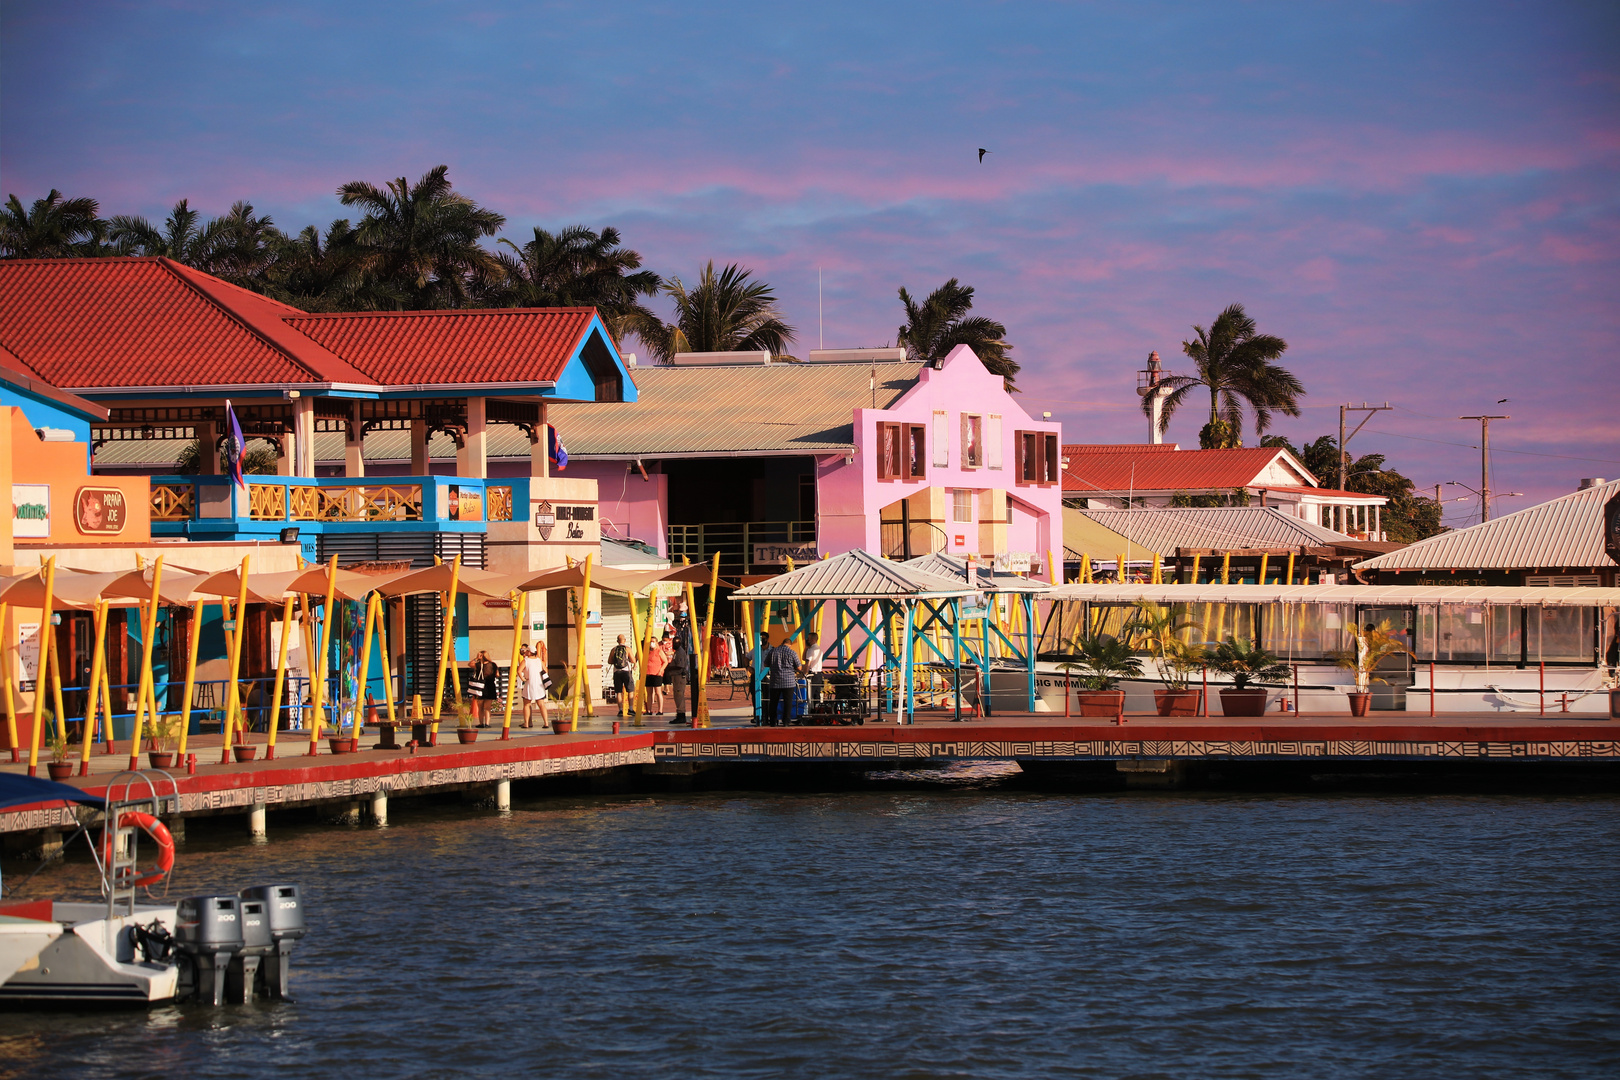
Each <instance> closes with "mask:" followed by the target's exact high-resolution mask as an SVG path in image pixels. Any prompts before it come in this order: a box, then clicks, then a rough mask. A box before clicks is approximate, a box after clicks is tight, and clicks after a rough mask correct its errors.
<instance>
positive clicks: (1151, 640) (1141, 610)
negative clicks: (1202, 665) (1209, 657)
mask: <svg viewBox="0 0 1620 1080" xmlns="http://www.w3.org/2000/svg"><path fill="white" fill-rule="evenodd" d="M1192 625H1193V621H1192V619H1191V618H1189V617H1188V616H1186V615H1185V614H1182V615H1177V614H1176V613H1175V612H1174V610H1173V609H1171V608H1167V607H1161V606H1160V605H1158V604H1155V603H1153V602H1151V601H1149V600H1138V601H1137V602H1136V614H1134V615H1132V616H1131V621H1130V622H1129V623H1127V624H1126V630H1127V632H1129V633H1130V634H1132V635H1133V636H1134V635H1137V634H1140V635H1141V641H1142V645H1143V647H1144V648H1145V649H1146V650H1147V654H1148V656H1150V657H1152V659H1153V666H1154V667H1155V668H1156V669H1157V670H1158V672H1159V681H1160V682H1162V683H1164V686H1163V687H1162V688H1161V689H1158V690H1155V691H1153V704H1154V705H1155V706H1156V707H1157V709H1158V713H1159V715H1160V716H1197V715H1198V691H1197V690H1193V689H1190V688H1189V686H1188V684H1189V683H1191V682H1192V673H1193V672H1194V671H1195V670H1197V668H1198V664H1199V661H1200V659H1201V656H1200V654H1199V653H1198V652H1197V650H1195V649H1194V648H1193V647H1192V645H1191V644H1189V643H1188V642H1187V641H1185V640H1183V638H1182V634H1184V633H1185V632H1186V631H1188V630H1189V629H1191V628H1192Z"/></svg>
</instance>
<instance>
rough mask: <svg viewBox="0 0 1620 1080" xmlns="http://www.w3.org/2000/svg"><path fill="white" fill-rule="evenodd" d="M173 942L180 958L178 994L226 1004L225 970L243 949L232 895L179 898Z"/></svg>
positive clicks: (235, 904)
mask: <svg viewBox="0 0 1620 1080" xmlns="http://www.w3.org/2000/svg"><path fill="white" fill-rule="evenodd" d="M174 943H175V947H176V948H177V949H178V950H179V952H180V955H181V957H182V958H183V959H182V962H181V964H180V994H179V996H180V997H182V998H187V997H191V996H192V995H196V997H197V999H198V1000H199V1001H204V1002H212V1003H213V1004H215V1005H223V1004H225V980H226V970H227V968H229V966H230V964H231V961H232V959H233V958H234V957H235V955H236V954H237V953H238V952H240V951H241V950H242V919H241V912H240V911H239V910H238V905H237V902H236V897H234V896H192V897H188V898H186V899H185V900H182V901H180V904H179V906H178V907H177V909H176V910H175V917H174Z"/></svg>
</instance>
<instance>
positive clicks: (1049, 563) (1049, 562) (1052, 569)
mask: <svg viewBox="0 0 1620 1080" xmlns="http://www.w3.org/2000/svg"><path fill="white" fill-rule="evenodd" d="M1046 580H1047V581H1049V582H1051V583H1052V584H1053V585H1061V584H1062V582H1060V581H1059V580H1058V576H1057V560H1056V559H1055V558H1054V557H1053V555H1052V549H1051V548H1047V549H1046Z"/></svg>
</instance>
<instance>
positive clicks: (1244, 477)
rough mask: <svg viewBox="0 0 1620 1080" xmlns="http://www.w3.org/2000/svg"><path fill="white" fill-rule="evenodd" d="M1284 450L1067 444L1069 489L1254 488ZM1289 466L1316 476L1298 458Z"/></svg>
mask: <svg viewBox="0 0 1620 1080" xmlns="http://www.w3.org/2000/svg"><path fill="white" fill-rule="evenodd" d="M1279 454H1284V455H1286V454H1287V451H1285V450H1282V449H1280V448H1278V447H1274V446H1254V447H1238V448H1237V449H1234V450H1177V449H1176V448H1175V447H1174V446H1168V445H1163V444H1161V445H1153V444H1150V443H1149V444H1142V445H1137V446H1132V445H1124V446H1112V445H1111V446H1086V445H1071V446H1065V447H1064V448H1063V456H1064V457H1066V458H1068V461H1069V464H1068V466H1067V467H1066V468H1064V470H1063V492H1064V494H1065V495H1085V494H1088V493H1099V494H1105V495H1120V496H1123V495H1125V494H1126V493H1127V492H1129V491H1131V490H1135V491H1138V492H1144V491H1187V492H1193V491H1210V490H1215V489H1226V490H1230V489H1232V488H1240V487H1249V486H1251V485H1253V484H1255V483H1256V482H1257V481H1256V478H1257V477H1259V476H1260V475H1261V473H1263V472H1265V470H1266V468H1267V466H1269V465H1270V464H1271V463H1272V461H1274V460H1275V459H1276V458H1277V456H1278V455H1279ZM1284 465H1285V467H1286V468H1288V469H1289V471H1290V472H1292V473H1294V474H1295V475H1296V478H1297V479H1299V480H1303V481H1305V482H1307V483H1309V481H1311V480H1313V479H1315V478H1314V477H1312V476H1311V475H1310V474H1309V473H1308V472H1303V471H1302V470H1303V468H1304V467H1303V466H1301V465H1297V464H1295V463H1293V461H1292V458H1285V460H1284ZM1266 486H1267V487H1277V485H1266Z"/></svg>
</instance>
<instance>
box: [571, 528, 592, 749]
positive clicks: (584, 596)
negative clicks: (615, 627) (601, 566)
mask: <svg viewBox="0 0 1620 1080" xmlns="http://www.w3.org/2000/svg"><path fill="white" fill-rule="evenodd" d="M592 558H594V556H592V555H587V556H585V578H584V581H583V582H582V583H581V584H580V587H579V619H578V621H577V622H576V623H575V624H574V680H573V685H572V686H570V687H569V695H568V696H569V699H570V700H569V721H570V723H571V724H572V726H573V729H574V730H575V731H578V730H579V699H580V695H581V694H582V692H583V691H584V689H585V670H586V656H585V625H586V623H587V622H588V621H589V620H588V619H587V618H586V615H587V614H588V613H589V612H590V608H591V559H592Z"/></svg>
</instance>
